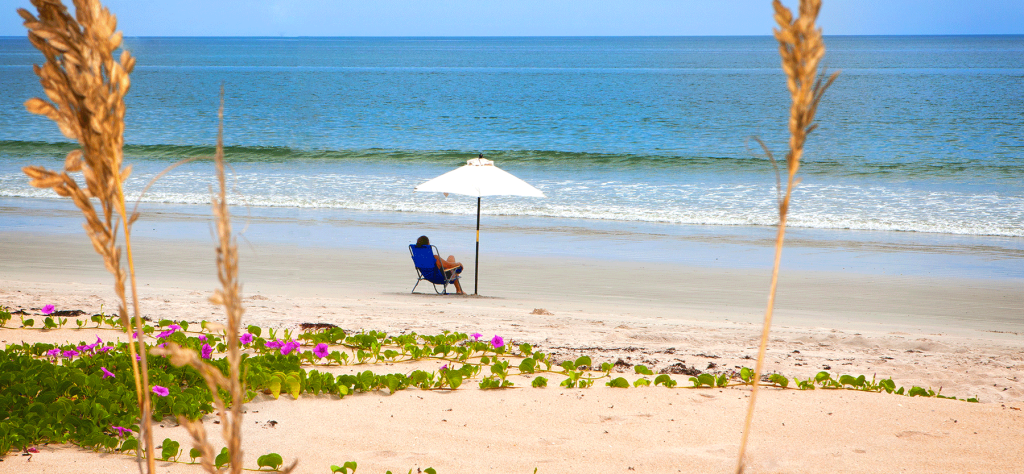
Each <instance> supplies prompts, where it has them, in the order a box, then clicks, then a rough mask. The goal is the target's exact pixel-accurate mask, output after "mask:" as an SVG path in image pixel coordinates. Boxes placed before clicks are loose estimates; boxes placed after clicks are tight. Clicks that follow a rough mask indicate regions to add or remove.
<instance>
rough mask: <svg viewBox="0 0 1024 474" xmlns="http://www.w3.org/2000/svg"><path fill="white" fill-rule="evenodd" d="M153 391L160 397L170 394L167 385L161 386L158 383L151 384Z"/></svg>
mask: <svg viewBox="0 0 1024 474" xmlns="http://www.w3.org/2000/svg"><path fill="white" fill-rule="evenodd" d="M153 393H155V394H157V395H160V396H161V397H166V396H167V395H170V394H171V391H170V390H167V387H161V386H159V385H154V386H153Z"/></svg>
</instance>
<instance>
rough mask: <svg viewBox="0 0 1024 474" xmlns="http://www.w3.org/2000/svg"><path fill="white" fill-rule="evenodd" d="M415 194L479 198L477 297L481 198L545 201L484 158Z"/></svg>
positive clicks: (477, 201)
mask: <svg viewBox="0 0 1024 474" xmlns="http://www.w3.org/2000/svg"><path fill="white" fill-rule="evenodd" d="M416 191H424V192H437V193H444V195H445V196H447V195H448V194H462V195H465V196H476V264H475V265H474V268H473V294H474V295H475V294H477V283H478V282H479V279H480V198H481V197H482V196H531V197H544V193H542V192H541V191H540V190H539V189H537V188H535V187H533V186H530V185H529V184H527V183H526V181H523V180H521V179H519V178H517V177H515V176H512V174H511V173H509V172H507V171H505V170H502V169H501V168H498V167H497V166H494V162H493V161H491V160H488V159H485V158H484V157H483V155H481V156H480V157H479V158H473V159H472V160H469V161H467V162H466V164H465V166H461V167H459V168H456V169H454V170H452V171H449V172H447V173H445V174H443V175H441V176H438V177H436V178H434V179H432V180H430V181H427V182H426V183H423V184H421V185H419V186H416Z"/></svg>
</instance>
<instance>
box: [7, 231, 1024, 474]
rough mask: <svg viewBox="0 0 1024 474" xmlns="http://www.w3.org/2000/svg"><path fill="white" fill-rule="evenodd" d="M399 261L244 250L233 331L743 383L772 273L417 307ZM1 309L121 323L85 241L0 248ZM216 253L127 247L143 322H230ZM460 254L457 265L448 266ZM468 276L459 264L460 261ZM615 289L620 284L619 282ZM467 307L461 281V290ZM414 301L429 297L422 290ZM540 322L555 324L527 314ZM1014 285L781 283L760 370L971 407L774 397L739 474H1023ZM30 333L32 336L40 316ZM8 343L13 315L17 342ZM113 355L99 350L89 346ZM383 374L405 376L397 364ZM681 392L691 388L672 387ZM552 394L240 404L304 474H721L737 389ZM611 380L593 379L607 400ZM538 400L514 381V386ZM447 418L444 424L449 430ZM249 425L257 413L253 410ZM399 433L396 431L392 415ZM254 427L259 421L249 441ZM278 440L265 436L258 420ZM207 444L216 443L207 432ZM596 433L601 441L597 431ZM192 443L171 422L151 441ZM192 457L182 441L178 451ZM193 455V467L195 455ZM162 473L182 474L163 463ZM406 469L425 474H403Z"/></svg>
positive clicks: (521, 285) (257, 448)
mask: <svg viewBox="0 0 1024 474" xmlns="http://www.w3.org/2000/svg"><path fill="white" fill-rule="evenodd" d="M403 251H404V249H400V250H399V251H396V252H394V253H383V252H379V251H372V250H367V249H345V250H339V249H322V248H321V249H314V248H297V247H285V246H276V247H275V246H268V245H260V246H258V247H257V248H252V247H247V246H245V244H244V243H243V247H242V263H241V268H242V279H243V282H244V283H245V288H244V289H245V293H246V295H248V296H247V298H248V299H247V303H248V306H247V313H246V316H245V324H258V325H261V326H270V327H286V328H295V327H297V326H298V324H299V323H302V322H325V323H332V324H336V325H338V326H341V327H342V328H345V329H347V330H361V329H367V330H369V329H376V330H384V331H388V332H393V333H398V332H409V331H416V332H419V333H421V334H434V333H438V332H440V331H441V330H445V329H448V330H455V331H463V332H481V333H483V334H485V335H486V336H488V337H489V336H490V335H493V334H500V335H502V336H504V337H505V338H506V340H509V341H511V342H514V343H520V342H529V343H531V344H533V345H535V346H537V347H538V348H540V349H541V350H544V351H546V352H549V353H552V354H554V355H555V357H556V359H559V360H564V359H566V358H569V357H576V356H578V355H582V354H587V355H591V356H592V357H594V359H595V361H596V362H604V361H607V362H614V361H616V360H618V359H622V360H623V361H624V362H627V363H630V364H640V363H642V364H646V365H648V366H650V367H653V368H654V369H655V370H658V369H661V368H664V367H667V366H669V365H671V364H676V363H683V364H685V365H686V366H688V367H696V368H698V369H701V370H707V368H708V366H709V364H712V363H713V364H715V366H716V367H715V368H713V369H710V370H722V369H731V368H735V367H737V366H753V360H749V359H746V357H753V356H756V343H757V342H756V341H757V338H758V335H759V330H760V319H761V318H762V315H763V311H764V309H763V304H764V301H765V298H766V292H767V283H768V271H767V270H763V271H750V270H724V269H708V268H690V267H683V266H674V265H647V264H645V265H636V264H631V265H623V264H621V263H617V262H607V261H581V260H565V259H533V260H530V259H514V258H503V257H500V256H499V257H490V258H488V260H486V261H485V266H484V267H483V271H484V273H483V274H482V276H481V281H480V289H481V292H482V293H483V294H484V295H485V296H482V297H456V296H447V297H445V296H435V295H432V294H430V295H426V294H417V295H410V294H408V292H409V289H411V287H412V284H413V283H414V281H415V276H414V275H415V273H414V271H413V269H412V265H411V261H410V260H409V258H408V256H407V255H406V254H404V253H403ZM0 252H2V254H3V255H4V259H3V260H2V261H0V304H3V305H7V306H10V307H11V308H12V309H19V308H24V309H26V310H27V311H28V312H29V313H38V311H36V310H33V309H32V308H39V307H41V306H42V305H45V304H54V305H56V306H57V308H58V309H81V310H84V311H86V312H89V313H92V312H98V311H99V310H100V305H103V310H105V311H107V312H108V313H109V312H112V311H113V310H114V308H116V302H115V299H114V297H113V291H112V289H111V285H110V278H109V277H108V276H107V275H106V274H105V273H104V272H103V269H102V266H101V264H100V262H99V258H98V257H97V256H95V254H93V253H92V250H91V248H90V247H89V246H88V244H87V243H86V242H85V240H84V237H82V236H79V235H71V236H54V235H29V234H25V233H0ZM212 256H213V250H212V247H211V246H210V245H207V244H199V243H196V242H178V241H148V242H147V241H139V242H136V262H137V265H138V266H137V268H138V276H139V283H140V296H141V297H142V311H143V313H144V314H145V315H147V316H149V317H151V318H154V319H159V318H171V319H185V320H189V321H199V320H203V319H206V320H221V319H222V318H221V316H220V313H219V312H218V311H217V309H216V308H214V307H213V306H211V305H209V303H207V302H206V297H207V296H208V295H209V293H210V290H212V289H213V288H214V286H215V279H214V276H213V275H214V273H213V263H212ZM460 257H461V256H460ZM463 260H466V259H463ZM609 275H611V276H612V277H609ZM465 288H466V289H467V290H470V291H472V288H473V284H472V275H469V278H468V279H467V283H466V284H465ZM419 291H432V290H430V287H429V286H426V287H424V284H421V285H420V289H419ZM538 308H543V309H545V310H546V311H548V312H550V313H552V314H551V315H538V314H531V312H532V311H533V310H534V309H538ZM1022 315H1024V288H1022V285H1021V284H1019V283H1017V282H1016V281H1013V280H1010V281H1005V280H1003V281H987V280H971V281H957V280H948V279H922V278H896V277H879V276H868V275H856V274H842V273H810V272H803V273H796V272H786V271H785V269H783V274H782V280H781V286H780V293H779V298H778V306H777V312H776V319H775V325H774V327H773V331H772V339H771V341H772V342H771V344H770V346H769V356H768V369H769V370H770V371H778V372H780V373H783V374H785V375H788V376H798V377H802V378H803V377H807V376H811V375H813V374H814V373H816V372H818V371H819V370H823V369H824V368H825V367H826V366H827V367H829V370H830V371H831V372H832V373H833V374H835V373H842V374H852V375H860V374H865V375H867V376H868V377H871V376H873V375H875V376H877V378H879V379H881V378H893V379H894V380H895V381H896V383H897V385H901V386H905V387H907V388H909V387H910V386H912V385H920V386H925V387H931V388H933V389H936V390H937V389H939V388H940V387H941V389H942V393H943V394H946V395H953V396H958V397H971V396H976V397H978V398H980V399H981V401H982V403H981V404H968V403H964V402H957V401H949V400H937V399H918V398H913V399H912V398H908V397H897V396H893V395H885V394H873V393H857V392H850V391H822V390H817V391H814V392H797V391H780V390H766V391H765V392H763V395H764V396H763V397H761V398H760V399H759V401H760V403H759V406H758V414H757V417H756V420H755V427H754V432H753V435H752V441H751V448H750V451H749V453H750V462H751V468H752V469H751V470H750V471H749V472H854V471H858V472H905V471H911V470H913V471H921V470H932V471H939V472H1021V470H1022V467H1021V464H1020V462H1019V459H1020V458H1021V456H1022V454H1024V432H1022V430H1020V429H1019V427H1020V426H1022V425H1021V423H1022V422H1024V416H1022V412H1021V411H1019V409H1020V408H1022V407H1024V402H1022V400H1024V384H1022V380H1021V375H1020V374H1021V373H1022V369H1024V337H1022V335H1024V321H1022V319H1024V318H1021V316H1022ZM37 319H38V318H37ZM12 325H13V326H17V325H18V324H17V318H15V320H13V321H12V322H11V323H9V324H8V326H12ZM96 333H97V331H93V330H83V331H77V330H60V331H48V332H42V331H39V330H21V329H2V330H0V344H6V343H14V342H21V341H28V342H32V341H39V340H53V341H63V340H72V341H78V340H83V341H88V342H92V341H93V340H94V339H95V337H94V334H96ZM99 333H100V334H101V335H102V336H103V338H104V339H111V338H112V337H113V336H114V334H113V333H112V332H110V331H103V332H99ZM375 370H381V371H386V372H396V371H402V372H406V371H408V370H411V369H408V368H406V367H405V366H401V365H399V366H386V367H380V368H377V369H375ZM674 377H675V378H676V379H677V380H681V381H682V383H681V385H688V383H687V382H686V381H685V379H686V377H685V376H683V375H674ZM549 378H550V379H551V385H552V386H551V387H549V388H547V389H532V388H517V389H513V390H505V391H481V390H478V389H477V388H476V387H475V384H469V385H467V386H465V387H464V388H462V389H460V390H458V391H456V392H454V393H441V392H423V391H419V390H406V391H403V392H399V393H397V394H395V395H392V396H388V395H384V394H357V395H354V396H350V397H346V398H345V399H343V400H340V401H339V400H337V399H330V398H326V397H302V399H300V400H298V401H295V400H290V397H288V396H283V397H282V398H281V399H280V400H276V401H274V400H266V399H258V400H255V401H254V402H252V403H250V404H249V405H248V406H247V409H248V410H249V414H248V415H247V418H246V425H245V426H246V433H245V440H246V441H245V446H246V449H247V453H248V459H249V464H250V466H248V467H255V457H256V456H258V455H260V454H264V453H267V452H278V453H280V454H282V455H283V456H285V458H286V459H296V458H297V459H301V463H300V469H299V472H329V466H330V465H331V464H341V463H343V462H344V461H348V460H354V461H358V462H359V463H360V468H359V472H362V473H378V472H379V473H383V472H384V470H386V469H390V470H392V471H394V472H396V473H397V472H406V471H407V470H408V469H409V468H416V467H423V468H425V467H428V466H433V467H435V468H437V469H438V471H439V472H441V473H453V472H488V471H494V472H522V473H529V472H533V468H534V467H537V468H539V470H538V472H570V471H598V470H612V471H623V472H627V471H628V469H629V468H630V467H632V468H633V469H634V470H635V471H637V472H655V473H659V472H676V470H681V471H682V472H692V471H696V470H699V469H711V470H712V471H714V472H723V471H725V472H728V471H730V470H731V469H732V467H733V465H734V462H735V461H734V459H735V454H736V450H737V447H738V443H739V436H740V426H741V424H742V421H743V414H744V410H745V401H746V398H745V397H746V396H747V394H748V391H747V390H746V389H740V388H727V389H724V390H720V389H714V390H710V389H703V390H687V389H673V390H669V389H665V388H662V387H656V388H654V387H652V388H640V389H634V388H630V389H626V390H622V389H610V388H607V387H604V386H600V384H599V386H595V387H593V388H590V389H572V390H567V389H561V388H559V387H557V384H558V382H560V381H561V378H560V377H558V376H552V377H549ZM602 383H603V382H602ZM524 385H528V381H517V386H524ZM448 409H451V410H452V411H450V412H449V411H446V410H448ZM257 411H258V413H256V412H257ZM392 416H393V418H392ZM250 420H251V423H250ZM269 420H275V421H277V422H278V424H276V425H275V427H273V428H271V427H270V426H269V425H267V423H266V422H267V421H269ZM208 426H209V428H208V429H211V431H212V430H213V429H214V428H215V427H216V425H213V424H209V425H208ZM606 431H607V433H606ZM164 436H170V437H172V438H176V439H179V440H182V441H185V439H186V434H185V433H184V430H182V429H180V428H177V429H172V428H171V427H170V426H169V425H168V427H167V428H166V429H165V430H161V432H160V433H158V438H159V439H162V438H163V437H164ZM183 446H187V443H183ZM41 451H42V452H41V453H40V454H37V455H35V456H33V457H32V461H31V462H28V461H27V459H28V458H27V457H22V456H8V457H7V458H6V459H5V460H4V462H3V463H0V471H2V472H58V470H60V472H66V469H68V468H69V467H72V468H73V469H75V470H77V471H81V472H99V471H101V470H110V471H112V472H132V471H134V470H135V467H134V464H133V461H132V459H131V458H128V457H122V456H118V455H98V454H93V453H91V452H84V451H81V450H78V449H77V448H73V447H42V448H41ZM186 457H187V456H186ZM161 466H162V467H161V468H160V469H159V472H191V471H195V470H196V469H195V468H194V467H187V466H181V465H166V466H165V465H163V464H161ZM413 471H414V472H415V469H414V470H413Z"/></svg>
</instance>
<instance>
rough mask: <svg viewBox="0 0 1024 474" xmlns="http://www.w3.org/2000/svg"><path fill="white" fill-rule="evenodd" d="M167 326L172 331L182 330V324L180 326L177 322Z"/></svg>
mask: <svg viewBox="0 0 1024 474" xmlns="http://www.w3.org/2000/svg"><path fill="white" fill-rule="evenodd" d="M167 328H168V329H170V330H172V331H181V326H178V325H177V324H172V325H170V326H167Z"/></svg>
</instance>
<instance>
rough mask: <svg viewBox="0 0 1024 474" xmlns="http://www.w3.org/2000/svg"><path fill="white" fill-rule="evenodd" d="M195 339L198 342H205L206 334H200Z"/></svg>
mask: <svg viewBox="0 0 1024 474" xmlns="http://www.w3.org/2000/svg"><path fill="white" fill-rule="evenodd" d="M196 339H199V340H200V341H203V342H206V334H200V335H198V336H196Z"/></svg>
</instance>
